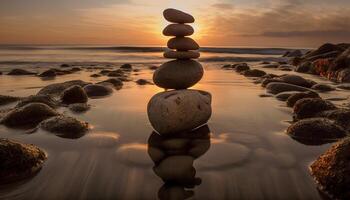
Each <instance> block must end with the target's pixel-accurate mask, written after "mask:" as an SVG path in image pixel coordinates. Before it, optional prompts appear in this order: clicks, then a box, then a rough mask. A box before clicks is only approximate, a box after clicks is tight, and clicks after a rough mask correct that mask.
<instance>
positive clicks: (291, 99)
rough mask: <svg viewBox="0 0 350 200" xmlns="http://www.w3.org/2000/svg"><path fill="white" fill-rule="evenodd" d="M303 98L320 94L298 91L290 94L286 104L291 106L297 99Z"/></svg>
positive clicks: (318, 96)
mask: <svg viewBox="0 0 350 200" xmlns="http://www.w3.org/2000/svg"><path fill="white" fill-rule="evenodd" d="M304 98H321V97H320V95H318V94H317V93H316V92H311V91H308V92H298V93H295V94H292V95H290V96H289V97H288V99H287V106H289V107H293V106H294V104H295V103H296V102H297V101H299V100H300V99H304Z"/></svg>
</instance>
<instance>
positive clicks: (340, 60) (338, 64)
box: [331, 48, 350, 71]
mask: <svg viewBox="0 0 350 200" xmlns="http://www.w3.org/2000/svg"><path fill="white" fill-rule="evenodd" d="M344 68H350V48H348V49H347V50H345V51H344V52H343V53H341V54H340V55H339V56H338V57H337V58H336V59H335V60H334V64H333V65H332V66H331V71H336V70H339V69H344Z"/></svg>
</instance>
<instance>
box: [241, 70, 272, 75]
mask: <svg viewBox="0 0 350 200" xmlns="http://www.w3.org/2000/svg"><path fill="white" fill-rule="evenodd" d="M243 75H244V76H246V77H262V76H264V75H266V72H264V71H262V70H259V69H250V70H246V71H244V72H243Z"/></svg>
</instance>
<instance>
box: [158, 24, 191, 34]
mask: <svg viewBox="0 0 350 200" xmlns="http://www.w3.org/2000/svg"><path fill="white" fill-rule="evenodd" d="M193 33H194V29H193V28H192V26H190V25H187V24H169V25H168V26H167V27H165V28H164V30H163V35H165V36H176V37H184V36H190V35H192V34H193Z"/></svg>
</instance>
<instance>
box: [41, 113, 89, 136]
mask: <svg viewBox="0 0 350 200" xmlns="http://www.w3.org/2000/svg"><path fill="white" fill-rule="evenodd" d="M40 127H41V128H42V129H44V130H46V131H48V132H52V133H55V134H56V135H57V136H59V137H63V138H72V139H75V138H80V137H81V136H83V135H84V134H85V133H86V132H87V131H88V130H89V124H88V123H87V122H82V121H80V120H77V119H75V118H72V117H67V116H63V115H59V116H56V117H51V118H49V119H47V120H45V121H43V122H41V123H40Z"/></svg>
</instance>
